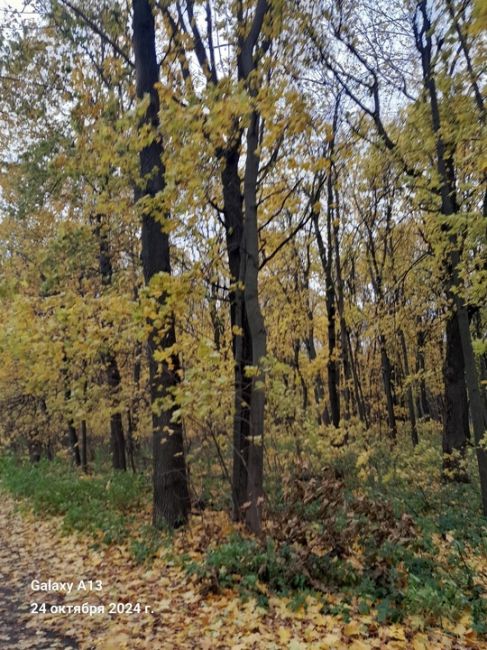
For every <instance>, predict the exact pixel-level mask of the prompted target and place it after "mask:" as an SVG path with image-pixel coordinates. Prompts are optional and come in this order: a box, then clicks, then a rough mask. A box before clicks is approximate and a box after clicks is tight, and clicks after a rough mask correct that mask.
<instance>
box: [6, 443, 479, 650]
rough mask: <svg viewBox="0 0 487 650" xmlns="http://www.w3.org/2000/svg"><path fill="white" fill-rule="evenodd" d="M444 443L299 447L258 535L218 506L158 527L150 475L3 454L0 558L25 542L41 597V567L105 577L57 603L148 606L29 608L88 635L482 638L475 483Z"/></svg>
mask: <svg viewBox="0 0 487 650" xmlns="http://www.w3.org/2000/svg"><path fill="white" fill-rule="evenodd" d="M434 444H435V441H434V435H433V434H432V435H431V436H430V437H429V438H428V436H424V442H423V443H422V446H420V447H419V448H418V449H417V450H416V451H415V452H414V455H413V456H412V455H411V454H410V452H409V451H407V445H405V444H404V445H401V446H400V447H398V449H401V450H402V451H394V450H390V449H389V448H388V447H387V446H384V447H382V446H381V445H378V444H375V445H374V450H373V452H372V451H370V450H369V449H368V448H366V447H364V445H363V444H362V443H360V444H359V443H357V444H356V445H354V444H349V445H348V446H347V449H346V450H345V449H344V450H343V451H341V450H339V449H338V450H336V449H335V450H334V452H333V462H326V464H324V465H322V466H321V467H318V465H317V464H316V465H313V463H311V464H310V463H308V464H306V465H302V464H299V463H296V464H295V466H294V468H293V470H291V469H290V470H289V471H287V472H286V474H285V476H286V480H285V481H284V482H283V483H282V486H281V488H280V489H279V490H277V489H273V487H272V484H269V486H268V493H269V503H268V505H267V509H268V511H267V523H266V528H265V531H264V533H263V535H262V537H261V538H255V537H252V536H249V535H248V534H247V533H246V532H245V531H244V530H243V529H242V528H240V527H239V526H236V525H234V524H233V523H231V521H230V520H229V518H228V516H227V514H226V513H225V512H224V511H216V510H214V509H211V508H207V509H202V510H199V511H197V510H195V512H194V514H193V516H192V520H191V524H190V526H189V528H187V529H185V530H179V531H177V532H175V533H171V534H170V533H164V532H162V533H161V532H155V531H154V530H153V529H152V528H151V527H150V526H149V525H148V522H149V521H150V487H149V485H148V482H147V480H146V479H145V478H144V476H143V475H135V476H131V475H125V474H122V473H117V474H113V473H111V472H108V471H105V470H103V469H102V468H101V467H99V468H98V470H97V471H96V472H94V473H93V474H92V475H89V476H83V475H80V474H78V473H77V472H76V471H74V470H72V469H71V468H69V467H66V466H65V465H63V464H61V463H58V462H56V461H55V462H51V463H47V462H46V463H41V464H39V465H36V466H32V465H30V464H26V463H21V462H19V461H17V460H15V459H13V458H4V459H3V460H2V463H1V470H0V483H1V486H2V489H3V491H4V493H5V494H4V496H3V498H2V507H1V515H0V516H1V518H2V521H1V528H2V531H3V532H2V536H8V539H9V540H14V545H13V544H12V541H10V544H5V545H4V546H3V548H4V551H3V553H2V558H1V560H2V567H3V566H8V565H9V564H11V562H12V558H9V557H8V555H9V553H11V552H12V551H9V550H8V549H9V548H10V549H12V548H13V547H14V548H15V553H16V554H17V556H16V558H15V562H16V566H17V570H16V573H15V575H14V576H10V577H9V578H8V580H9V585H10V587H9V588H10V589H15V590H16V591H17V593H18V594H19V602H22V603H23V604H24V606H25V605H26V604H30V603H31V601H32V598H33V593H32V590H31V589H30V586H29V585H30V581H29V579H28V576H32V575H34V574H35V575H37V576H38V577H39V579H45V580H47V579H48V578H51V579H57V580H63V581H69V580H72V581H76V580H80V579H86V580H90V579H91V580H101V581H102V583H103V590H101V591H100V592H93V593H89V594H84V593H83V594H80V593H73V594H65V595H63V594H48V595H46V596H45V599H44V600H45V601H46V602H48V604H49V603H50V604H52V603H54V604H55V603H68V604H69V603H75V604H76V603H78V604H80V603H81V602H87V603H94V604H97V605H100V604H101V605H104V606H105V608H108V607H109V605H110V603H122V605H120V607H121V608H122V609H123V607H124V605H123V604H125V605H127V606H128V607H129V608H130V607H131V606H134V605H136V604H137V603H138V604H139V605H140V608H141V610H142V611H132V612H131V613H127V612H123V613H120V612H119V613H117V612H114V613H112V614H108V613H107V612H106V611H105V612H104V613H100V614H97V615H94V616H86V615H78V616H73V615H60V614H59V613H49V612H47V613H42V614H40V615H33V614H32V613H30V612H29V611H21V612H19V616H21V617H24V618H25V621H26V625H27V628H26V629H32V630H34V629H37V627H38V626H39V624H40V625H42V629H43V630H44V631H45V633H49V634H58V635H62V636H61V637H60V638H70V639H71V638H72V639H75V640H76V643H77V644H78V645H79V647H80V648H123V647H127V648H139V647H140V648H145V647H151V646H152V645H154V643H157V646H158V647H163V648H165V647H167V648H174V647H181V648H214V647H218V648H260V647H266V648H342V647H351V648H354V650H360V649H361V648H374V647H377V648H414V649H415V650H419V649H421V648H442V649H443V648H452V649H453V648H481V647H487V645H486V644H487V642H486V640H485V633H486V631H487V630H486V621H487V614H486V604H487V601H486V592H487V561H486V558H487V531H486V526H485V521H484V520H483V519H482V517H480V516H479V515H478V512H479V508H478V502H477V501H476V499H475V498H474V495H475V494H476V486H475V485H470V484H466V485H455V486H452V485H449V484H442V483H441V481H439V480H438V476H437V470H436V467H437V460H438V459H437V458H436V455H435V454H434V453H432V452H431V450H432V449H433V448H434ZM322 460H325V461H330V460H331V456H330V457H329V458H327V456H326V454H322ZM413 468H414V471H413ZM418 468H419V470H418ZM413 476H414V480H413ZM7 492H8V493H10V495H11V496H12V497H14V498H15V502H14V501H13V500H12V498H11V497H10V496H7V494H6V493H7ZM207 497H208V499H209V502H210V503H211V489H210V490H209V492H208V494H207ZM19 506H20V507H19ZM46 514H47V515H48V517H46V516H45V515H46ZM2 572H3V568H2ZM12 582H13V583H14V584H13V585H12ZM145 607H147V608H148V609H147V611H145ZM39 617H40V619H41V620H39ZM36 626H37V627H36ZM32 647H35V646H32ZM39 647H41V646H39ZM73 647H74V646H73Z"/></svg>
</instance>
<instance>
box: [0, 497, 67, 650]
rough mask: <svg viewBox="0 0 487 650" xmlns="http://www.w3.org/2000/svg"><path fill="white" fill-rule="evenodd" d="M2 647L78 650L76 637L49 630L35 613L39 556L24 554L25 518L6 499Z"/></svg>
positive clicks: (0, 530)
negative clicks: (34, 585) (34, 588)
mask: <svg viewBox="0 0 487 650" xmlns="http://www.w3.org/2000/svg"><path fill="white" fill-rule="evenodd" d="M0 524H1V525H0V648H2V650H14V649H17V650H18V649H21V648H26V649H27V648H33V649H35V650H57V649H58V648H64V650H68V649H70V648H71V649H72V650H77V648H78V644H77V642H76V640H75V639H73V638H70V637H67V636H62V635H61V634H57V633H56V632H53V631H52V630H49V629H46V628H45V626H44V625H43V623H42V619H41V618H40V617H39V616H37V620H35V619H34V617H35V616H36V615H34V614H32V613H31V611H30V610H31V605H30V603H31V601H32V600H33V598H32V594H31V593H29V592H30V591H31V590H30V583H31V581H32V580H33V579H34V578H35V577H36V564H35V559H34V558H32V559H31V562H29V561H28V557H26V555H25V554H23V553H22V551H23V546H22V534H23V533H25V534H27V533H28V529H24V526H23V524H22V521H21V519H20V518H19V517H18V516H15V514H14V513H13V511H12V509H11V507H10V505H9V504H7V503H6V502H5V501H3V500H2V503H1V522H0Z"/></svg>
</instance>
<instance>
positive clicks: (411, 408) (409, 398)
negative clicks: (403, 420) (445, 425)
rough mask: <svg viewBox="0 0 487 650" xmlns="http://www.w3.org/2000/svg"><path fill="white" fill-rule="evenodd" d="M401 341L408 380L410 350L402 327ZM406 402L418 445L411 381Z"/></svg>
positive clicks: (405, 373) (400, 331) (407, 389)
mask: <svg viewBox="0 0 487 650" xmlns="http://www.w3.org/2000/svg"><path fill="white" fill-rule="evenodd" d="M399 341H400V343H401V350H402V357H403V365H404V375H405V379H406V380H407V379H408V378H409V361H408V350H407V346H406V337H405V336H404V332H403V331H402V329H399ZM406 403H407V408H408V413H409V422H410V423H411V442H412V443H413V446H414V447H416V445H417V444H418V442H419V438H418V427H417V423H416V411H415V410H414V395H413V387H412V385H411V383H409V385H408V386H407V388H406Z"/></svg>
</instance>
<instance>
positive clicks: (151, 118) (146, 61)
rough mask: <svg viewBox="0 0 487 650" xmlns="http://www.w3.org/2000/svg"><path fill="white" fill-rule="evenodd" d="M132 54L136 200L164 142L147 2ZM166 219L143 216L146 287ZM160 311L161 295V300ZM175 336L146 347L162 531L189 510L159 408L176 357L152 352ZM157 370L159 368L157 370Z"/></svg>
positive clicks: (142, 0) (173, 426)
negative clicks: (138, 105) (140, 142)
mask: <svg viewBox="0 0 487 650" xmlns="http://www.w3.org/2000/svg"><path fill="white" fill-rule="evenodd" d="M133 49H134V55H135V72H136V90H137V97H138V98H139V99H143V98H144V96H146V95H149V100H150V103H149V106H148V107H147V110H146V113H145V116H144V119H143V121H142V124H143V126H145V127H152V129H153V138H152V140H151V142H150V143H149V144H147V145H146V146H144V147H143V148H142V149H141V151H140V174H141V178H142V187H141V188H140V189H139V190H138V191H137V198H138V199H140V198H142V197H149V198H153V197H155V196H156V194H157V193H158V192H161V191H162V190H163V189H164V167H163V163H162V154H163V148H162V141H161V137H160V134H158V133H157V131H158V127H159V97H158V94H157V90H156V88H155V84H156V83H157V82H158V80H159V67H158V63H157V58H156V49H155V29H154V16H153V14H152V4H151V2H149V0H133ZM164 220H165V215H161V214H156V213H155V211H154V208H153V207H151V206H150V204H148V205H147V206H146V207H145V209H144V213H143V217H142V266H143V271H144V281H145V284H146V285H149V283H150V281H151V279H152V278H153V277H154V276H155V275H157V274H158V273H167V274H170V273H171V266H170V252H169V237H168V235H167V233H166V232H164V225H163V222H164ZM159 300H160V303H161V306H162V305H164V303H165V296H164V295H162V296H160V298H159ZM175 342H176V333H175V327H174V320H173V318H172V316H169V317H168V322H167V323H166V327H165V331H164V333H163V334H162V335H161V333H160V332H159V331H157V330H156V329H155V328H152V330H151V332H150V334H149V338H148V342H147V347H148V354H149V380H150V387H151V403H152V406H153V413H152V427H153V517H152V518H153V524H154V526H156V527H158V528H160V527H162V526H164V525H165V524H167V525H169V526H171V527H176V526H179V525H181V524H184V523H186V521H187V519H188V514H189V510H190V498H189V489H188V479H187V473H186V461H185V454H184V442H183V428H182V423H181V422H180V421H179V420H176V421H174V418H173V415H174V411H175V407H174V406H170V407H167V406H165V407H163V408H161V404H162V401H163V400H164V399H167V398H168V397H170V395H171V389H172V388H173V387H174V386H176V385H177V383H178V381H179V374H178V373H179V369H180V363H179V358H178V356H177V355H176V354H172V355H171V358H170V359H168V360H167V361H163V362H162V363H160V364H158V362H157V361H156V358H155V356H156V352H157V351H160V350H166V349H168V348H171V347H173V346H174V344H175ZM158 365H160V366H161V368H159V367H158Z"/></svg>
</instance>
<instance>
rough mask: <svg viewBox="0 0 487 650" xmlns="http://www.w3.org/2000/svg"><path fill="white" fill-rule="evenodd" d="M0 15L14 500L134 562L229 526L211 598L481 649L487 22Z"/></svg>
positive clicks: (7, 420) (399, 11) (403, 15)
mask: <svg viewBox="0 0 487 650" xmlns="http://www.w3.org/2000/svg"><path fill="white" fill-rule="evenodd" d="M0 13H1V15H2V27H1V29H0V84H1V98H0V141H1V146H2V160H1V171H0V187H1V194H0V214H1V219H0V302H1V314H2V316H1V319H2V328H1V332H0V413H1V417H0V441H1V449H2V458H1V471H0V475H1V482H2V485H3V487H4V488H5V489H7V490H9V491H10V492H12V493H13V494H14V495H15V496H16V497H18V498H20V497H26V498H27V499H28V500H30V503H32V504H33V506H34V509H35V511H36V512H38V513H50V514H55V515H62V516H63V517H64V526H65V529H66V530H67V531H72V530H73V529H74V530H79V531H82V532H84V533H88V534H91V535H94V536H95V537H96V538H97V539H98V541H99V542H100V543H103V544H115V545H117V544H118V545H123V544H126V545H128V546H129V548H130V549H131V552H132V556H133V559H134V560H135V561H136V562H139V563H142V564H143V563H146V562H150V561H152V560H154V558H155V557H157V554H158V553H160V552H161V551H160V549H161V545H163V540H164V539H166V537H165V536H167V535H169V532H168V531H169V530H170V529H179V528H181V527H182V528H183V529H184V527H185V526H186V525H187V523H188V521H189V520H194V518H195V517H196V518H201V521H203V522H207V521H210V522H211V521H212V517H214V516H216V515H215V513H216V512H217V511H218V512H226V513H229V515H231V518H232V520H233V521H234V522H235V525H234V527H232V528H231V531H230V532H229V531H228V530H227V528H228V527H227V525H226V524H225V526H224V528H225V530H227V532H226V533H225V535H224V534H223V532H222V529H219V528H218V526H216V524H215V526H216V529H215V530H214V531H213V532H214V534H213V535H206V537H205V543H204V544H203V546H204V548H202V549H199V555H198V557H197V559H196V560H195V558H193V559H188V558H185V554H184V551H183V552H182V553H181V554H180V557H179V561H180V562H181V564H182V567H183V568H184V571H186V572H187V573H188V575H193V576H196V577H197V579H198V580H200V581H201V582H202V583H203V584H204V585H205V589H207V590H209V591H212V590H213V591H217V592H218V591H219V590H221V589H224V588H231V589H233V590H238V591H240V592H241V595H243V597H252V598H257V599H261V600H263V601H265V600H266V599H268V597H269V593H275V592H276V593H279V594H285V595H289V594H291V595H293V594H294V595H293V596H292V597H293V598H297V599H298V601H299V599H300V598H301V599H302V598H304V602H305V601H306V594H313V597H315V596H316V597H319V598H325V600H326V597H328V598H329V599H330V598H331V599H332V600H333V599H336V598H337V597H338V598H339V605H336V602H335V601H333V604H330V602H331V601H330V602H328V605H326V607H328V608H329V609H330V608H331V609H330V611H333V612H334V613H337V612H338V613H339V615H340V616H345V617H347V616H348V617H349V616H350V615H351V614H350V613H352V614H353V613H357V612H359V613H361V614H364V615H369V612H371V611H372V612H374V616H375V617H376V619H377V620H378V621H379V622H381V623H386V622H391V621H392V622H394V621H404V620H405V617H406V618H407V617H408V616H409V617H416V619H415V620H416V625H419V627H421V629H422V628H423V627H424V626H427V625H435V624H438V621H441V620H443V617H446V619H448V620H451V621H456V622H458V620H459V619H461V618H462V617H465V616H467V617H468V629H472V630H474V632H475V633H476V634H477V633H478V634H483V633H484V632H485V631H486V626H485V610H486V597H485V595H486V591H485V589H486V569H485V566H486V565H485V552H486V545H487V542H486V536H485V535H486V528H485V515H487V451H486V449H487V442H486V437H485V433H486V429H487V396H486V385H487V337H486V327H485V321H486V304H487V301H486V297H487V271H486V268H487V267H486V217H487V188H486V157H485V151H486V146H485V145H486V132H485V120H486V107H485V98H484V87H485V62H486V53H485V45H486V43H485V26H486V22H487V12H486V7H485V5H484V3H482V2H480V1H479V0H461V1H458V0H419V1H413V0H404V1H401V2H390V1H389V0H379V1H378V2H373V3H371V2H368V0H362V1H361V2H360V3H358V4H357V3H355V2H347V1H346V0H342V1H339V2H334V1H329V2H328V1H327V0H323V1H320V2H307V1H306V0H290V1H285V0H248V1H247V0H234V1H229V0H205V1H204V2H203V1H201V2H200V1H194V0H185V1H183V0H181V1H179V2H168V1H165V0H161V1H160V2H149V1H148V0H134V1H133V3H128V2H127V3H126V2H110V3H108V2H97V3H94V2H91V0H83V1H82V2H81V1H80V0H77V1H75V0H58V1H52V0H49V1H48V0H33V1H32V2H26V3H25V4H22V5H16V6H13V5H10V4H7V3H4V4H3V5H2V6H1V8H0ZM150 502H151V505H149V503H150ZM147 508H150V510H151V515H150V517H149V516H145V515H144V521H142V520H141V513H142V512H144V513H145V512H146V510H147ZM137 513H138V514H137ZM150 518H151V520H152V526H148V525H145V524H148V523H149V520H150ZM219 521H220V520H219ZM161 530H162V532H158V531H161ZM193 550H194V549H193ZM303 594H305V596H303ZM337 594H339V596H337ZM333 608H335V609H333ZM336 608H338V609H336ZM418 620H419V621H420V623H418ZM462 620H464V619H462ZM465 629H467V628H465Z"/></svg>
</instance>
